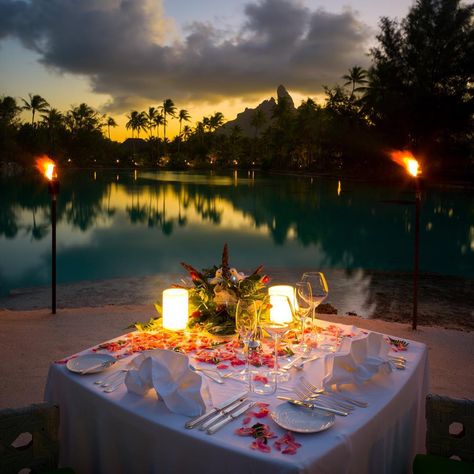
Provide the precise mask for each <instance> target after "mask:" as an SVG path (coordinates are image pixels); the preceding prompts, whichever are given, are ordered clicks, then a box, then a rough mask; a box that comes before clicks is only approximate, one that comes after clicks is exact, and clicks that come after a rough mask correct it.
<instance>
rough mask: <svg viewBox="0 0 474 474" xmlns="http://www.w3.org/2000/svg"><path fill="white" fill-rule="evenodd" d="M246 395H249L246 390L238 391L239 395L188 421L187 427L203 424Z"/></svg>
mask: <svg viewBox="0 0 474 474" xmlns="http://www.w3.org/2000/svg"><path fill="white" fill-rule="evenodd" d="M246 395H247V392H246V391H245V392H241V393H238V394H237V395H233V396H232V397H230V398H228V399H227V400H224V401H223V402H221V403H218V404H217V405H215V406H214V407H213V408H211V410H210V411H207V412H206V413H204V414H203V415H199V416H198V417H196V418H193V419H192V420H189V421H187V422H186V424H185V425H184V426H185V428H188V429H192V428H195V427H196V426H199V425H201V424H202V423H204V422H205V421H207V420H208V419H209V418H211V416H214V415H215V414H216V413H220V411H221V410H223V409H225V408H228V407H229V406H230V405H232V404H234V403H235V402H237V401H240V400H243V399H244V398H245V396H246Z"/></svg>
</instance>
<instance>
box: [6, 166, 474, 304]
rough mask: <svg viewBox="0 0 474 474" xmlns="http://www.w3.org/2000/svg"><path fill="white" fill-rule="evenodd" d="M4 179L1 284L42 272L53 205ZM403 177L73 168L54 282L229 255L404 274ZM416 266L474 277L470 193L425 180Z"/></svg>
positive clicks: (241, 262) (38, 185)
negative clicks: (393, 180)
mask: <svg viewBox="0 0 474 474" xmlns="http://www.w3.org/2000/svg"><path fill="white" fill-rule="evenodd" d="M19 181H20V178H18V179H10V180H5V179H3V180H1V181H0V186H1V190H0V293H1V294H3V295H5V294H7V293H8V292H9V291H10V290H12V289H14V288H24V287H31V286H37V285H47V284H49V282H50V258H51V243H50V231H51V229H50V214H49V213H50V208H49V203H50V201H49V195H48V192H47V189H46V185H45V183H43V182H41V180H40V179H39V178H38V177H35V176H32V177H30V178H21V182H19ZM413 196H414V194H413V189H412V188H411V187H410V183H407V185H406V186H402V185H400V186H392V187H390V186H387V185H386V184H380V185H374V184H365V183H361V182H357V181H344V180H343V181H339V180H337V179H329V178H319V177H314V178H310V177H300V176H298V177H295V176H274V175H266V174H263V173H260V172H252V171H249V172H247V171H239V172H237V171H234V172H232V171H230V172H228V173H212V172H199V173H196V172H145V171H136V172H134V171H133V170H132V171H130V170H127V171H118V172H115V171H114V172H112V171H105V170H97V171H95V172H94V171H75V172H73V171H70V172H67V173H66V174H64V175H63V176H61V191H60V194H59V198H58V228H57V238H58V282H59V283H66V282H78V281H82V280H99V279H114V278H122V277H132V276H133V277H137V276H145V275H153V274H156V273H162V272H180V271H182V268H181V267H180V265H179V262H181V261H185V262H188V263H190V264H192V265H194V266H195V267H197V268H202V267H209V266H212V265H213V264H219V260H220V255H221V251H222V247H223V244H224V242H227V243H228V244H229V251H230V263H231V265H232V266H235V267H237V268H239V269H245V270H251V269H253V268H254V267H256V266H258V265H259V264H261V263H262V264H264V265H265V266H266V267H268V268H293V269H297V268H312V269H327V268H331V269H333V268H342V269H364V270H368V269H370V270H383V271H401V272H409V271H410V270H411V269H412V265H413V237H414V236H413V232H414V226H413V218H414V216H413V214H414V206H412V205H410V204H409V201H410V200H412V199H413ZM420 255H421V257H420V258H421V260H420V269H421V271H422V272H430V273H437V274H441V275H448V276H449V275H451V276H458V277H467V278H474V192H473V191H472V190H469V189H461V188H459V189H453V188H449V189H448V188H429V187H428V188H426V189H425V190H424V191H423V201H422V212H421V254H420Z"/></svg>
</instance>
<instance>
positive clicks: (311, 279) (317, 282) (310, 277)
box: [301, 272, 335, 351]
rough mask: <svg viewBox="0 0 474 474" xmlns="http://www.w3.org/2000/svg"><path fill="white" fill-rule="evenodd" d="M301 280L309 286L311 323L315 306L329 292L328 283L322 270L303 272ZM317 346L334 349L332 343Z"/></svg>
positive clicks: (322, 348)
mask: <svg viewBox="0 0 474 474" xmlns="http://www.w3.org/2000/svg"><path fill="white" fill-rule="evenodd" d="M301 281H306V282H308V283H309V284H310V286H311V293H312V294H311V302H312V309H313V315H312V319H313V325H314V322H315V319H316V308H317V307H318V306H319V305H320V304H321V303H322V302H323V301H324V300H325V299H326V298H327V296H328V293H329V288H328V283H327V281H326V277H325V276H324V273H322V272H306V273H303V276H302V277H301ZM317 340H318V342H321V340H320V339H317ZM318 347H319V348H320V349H321V350H325V351H334V350H335V346H334V344H319V345H318Z"/></svg>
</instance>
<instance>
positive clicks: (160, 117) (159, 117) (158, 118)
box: [153, 113, 165, 138]
mask: <svg viewBox="0 0 474 474" xmlns="http://www.w3.org/2000/svg"><path fill="white" fill-rule="evenodd" d="M153 123H154V125H155V127H156V137H157V138H160V133H159V132H160V125H164V123H165V118H164V117H163V114H161V113H158V114H156V116H155V118H154V120H153Z"/></svg>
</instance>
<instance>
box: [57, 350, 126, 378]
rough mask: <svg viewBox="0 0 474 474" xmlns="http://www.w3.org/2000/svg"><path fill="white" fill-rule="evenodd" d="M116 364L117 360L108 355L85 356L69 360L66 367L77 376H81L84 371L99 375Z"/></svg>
mask: <svg viewBox="0 0 474 474" xmlns="http://www.w3.org/2000/svg"><path fill="white" fill-rule="evenodd" d="M115 362H117V359H115V357H112V356H111V355H108V354H85V355H81V356H79V357H75V358H74V359H69V360H68V361H67V364H66V367H67V368H68V369H69V370H70V371H71V372H76V373H77V374H81V373H82V372H84V371H87V373H88V374H97V373H98V372H102V371H103V370H105V369H108V368H109V367H110V366H111V365H113V364H115ZM96 366H97V367H96ZM94 367H95V368H94Z"/></svg>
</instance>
